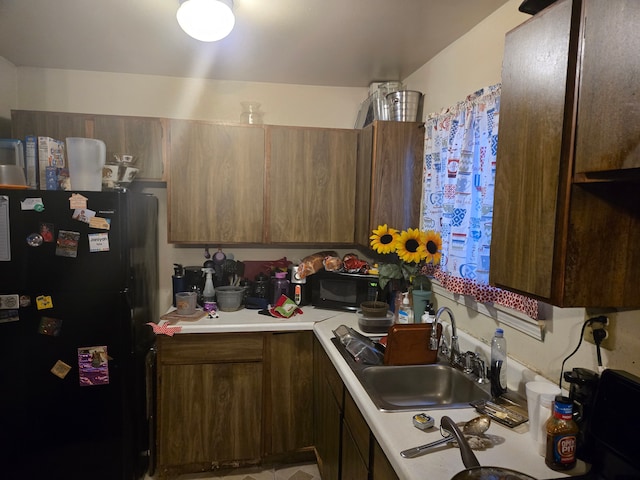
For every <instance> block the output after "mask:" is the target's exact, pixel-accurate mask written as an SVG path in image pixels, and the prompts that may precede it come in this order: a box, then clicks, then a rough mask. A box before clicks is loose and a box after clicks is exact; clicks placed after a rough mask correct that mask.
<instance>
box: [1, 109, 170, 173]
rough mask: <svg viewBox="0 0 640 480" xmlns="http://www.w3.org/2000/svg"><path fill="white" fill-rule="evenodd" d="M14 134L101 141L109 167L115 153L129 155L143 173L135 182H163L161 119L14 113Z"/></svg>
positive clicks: (14, 111) (163, 154) (77, 114)
mask: <svg viewBox="0 0 640 480" xmlns="http://www.w3.org/2000/svg"><path fill="white" fill-rule="evenodd" d="M11 132H12V135H13V137H14V138H18V139H24V138H25V137H26V136H27V135H36V136H46V137H52V138H56V139H58V140H64V139H65V138H67V137H85V138H98V139H100V140H102V141H104V142H105V144H106V147H107V148H106V150H107V159H106V160H107V163H108V162H110V161H111V160H112V156H113V154H115V153H118V154H121V153H128V154H131V155H134V156H135V157H136V164H135V166H136V167H137V168H139V169H140V171H139V172H138V174H137V176H136V181H141V180H153V181H158V180H164V163H165V151H166V150H165V146H164V145H165V144H164V142H165V127H164V123H163V120H161V119H160V118H153V117H133V116H120V115H94V114H84V113H62V112H40V111H29V110H12V112H11Z"/></svg>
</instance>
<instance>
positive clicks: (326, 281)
mask: <svg viewBox="0 0 640 480" xmlns="http://www.w3.org/2000/svg"><path fill="white" fill-rule="evenodd" d="M308 280H310V283H311V305H313V306H314V307H316V308H326V309H329V310H346V311H356V310H359V309H360V304H361V303H362V302H366V301H370V300H376V299H378V300H384V299H383V298H382V292H381V291H380V289H379V287H378V276H377V275H362V274H357V273H342V272H327V271H326V270H319V271H318V272H316V273H314V274H313V275H311V276H310V277H309V279H308Z"/></svg>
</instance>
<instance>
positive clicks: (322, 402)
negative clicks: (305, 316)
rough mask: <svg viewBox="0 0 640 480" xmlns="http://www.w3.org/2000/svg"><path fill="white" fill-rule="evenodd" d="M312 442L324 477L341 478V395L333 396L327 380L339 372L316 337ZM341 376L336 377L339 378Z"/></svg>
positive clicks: (327, 479)
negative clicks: (328, 374) (329, 374)
mask: <svg viewBox="0 0 640 480" xmlns="http://www.w3.org/2000/svg"><path fill="white" fill-rule="evenodd" d="M313 354H314V364H313V390H314V396H313V398H314V403H313V407H314V416H313V418H314V428H313V430H314V445H315V447H316V454H317V457H318V468H319V469H320V474H321V476H322V479H323V480H339V479H340V444H341V435H342V434H341V431H342V430H341V428H342V395H340V398H339V399H336V397H335V396H334V390H335V386H334V387H332V386H331V384H330V382H331V379H332V378H335V377H333V375H331V376H330V377H328V376H327V373H331V372H334V373H335V375H338V374H337V372H336V371H335V368H333V365H332V364H331V360H329V357H327V354H326V353H325V352H324V349H323V348H322V346H321V345H320V344H319V342H318V340H315V339H314V343H313ZM339 378H340V377H339V376H338V379H339Z"/></svg>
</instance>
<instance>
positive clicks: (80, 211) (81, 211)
mask: <svg viewBox="0 0 640 480" xmlns="http://www.w3.org/2000/svg"><path fill="white" fill-rule="evenodd" d="M95 214H96V212H94V211H93V210H89V209H88V208H76V209H75V210H74V211H73V215H71V218H73V219H74V220H78V221H79V222H84V223H89V222H90V221H91V218H93V217H94V216H95Z"/></svg>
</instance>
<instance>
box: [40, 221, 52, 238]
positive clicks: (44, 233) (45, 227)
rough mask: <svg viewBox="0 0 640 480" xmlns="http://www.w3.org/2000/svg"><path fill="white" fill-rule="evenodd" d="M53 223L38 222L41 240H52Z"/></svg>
mask: <svg viewBox="0 0 640 480" xmlns="http://www.w3.org/2000/svg"><path fill="white" fill-rule="evenodd" d="M53 228H54V227H53V223H44V222H42V223H41V224H40V236H41V237H42V241H43V242H45V243H51V242H53Z"/></svg>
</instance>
